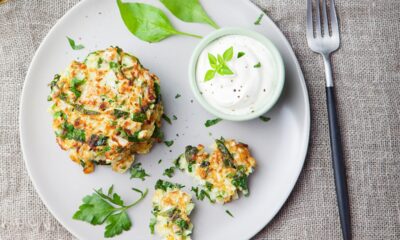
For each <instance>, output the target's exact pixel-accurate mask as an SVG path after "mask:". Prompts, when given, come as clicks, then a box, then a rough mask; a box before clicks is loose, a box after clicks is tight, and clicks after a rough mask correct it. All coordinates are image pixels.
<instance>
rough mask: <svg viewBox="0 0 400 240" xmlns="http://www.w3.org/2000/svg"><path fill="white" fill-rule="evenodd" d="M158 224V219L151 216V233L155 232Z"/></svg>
mask: <svg viewBox="0 0 400 240" xmlns="http://www.w3.org/2000/svg"><path fill="white" fill-rule="evenodd" d="M156 224H157V219H156V218H151V219H150V223H149V228H150V232H151V234H154V228H155V226H156Z"/></svg>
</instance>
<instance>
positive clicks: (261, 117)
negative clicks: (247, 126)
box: [260, 116, 271, 122]
mask: <svg viewBox="0 0 400 240" xmlns="http://www.w3.org/2000/svg"><path fill="white" fill-rule="evenodd" d="M260 120H261V121H263V122H268V121H269V120H271V118H269V117H265V116H260Z"/></svg>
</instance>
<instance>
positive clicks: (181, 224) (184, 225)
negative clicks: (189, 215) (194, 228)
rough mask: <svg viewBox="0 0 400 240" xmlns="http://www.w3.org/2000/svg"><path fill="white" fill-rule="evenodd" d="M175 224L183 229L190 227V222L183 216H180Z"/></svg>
mask: <svg viewBox="0 0 400 240" xmlns="http://www.w3.org/2000/svg"><path fill="white" fill-rule="evenodd" d="M175 224H176V225H177V226H178V227H179V228H180V229H182V230H186V229H188V228H189V224H188V223H187V222H186V221H185V220H183V219H182V218H178V219H176V220H175Z"/></svg>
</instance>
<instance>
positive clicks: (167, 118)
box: [161, 113, 172, 124]
mask: <svg viewBox="0 0 400 240" xmlns="http://www.w3.org/2000/svg"><path fill="white" fill-rule="evenodd" d="M161 117H162V118H163V119H164V120H165V121H166V122H167V123H169V124H172V121H171V119H170V118H169V117H168V116H167V115H166V114H165V113H163V115H161Z"/></svg>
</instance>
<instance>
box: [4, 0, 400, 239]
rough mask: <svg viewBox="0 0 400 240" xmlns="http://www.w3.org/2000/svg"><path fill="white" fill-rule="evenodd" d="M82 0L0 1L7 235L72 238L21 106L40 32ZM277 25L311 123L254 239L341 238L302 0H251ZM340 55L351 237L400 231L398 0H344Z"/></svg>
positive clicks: (316, 63)
mask: <svg viewBox="0 0 400 240" xmlns="http://www.w3.org/2000/svg"><path fill="white" fill-rule="evenodd" d="M77 2H78V0H68V1H66V0H65V1H61V0H59V1H56V0H9V1H8V2H7V3H5V4H3V5H0V109H1V111H0V239H1V240H9V239H12V240H19V239H40V240H46V239H74V237H73V236H72V235H71V234H70V233H69V232H68V231H67V230H65V229H64V228H63V227H62V226H61V225H60V224H59V223H58V222H57V221H56V220H55V219H54V218H53V217H52V215H51V214H50V213H49V211H48V210H47V209H46V208H45V206H44V205H43V203H42V201H41V200H40V198H39V196H38V195H37V193H36V192H35V189H34V188H33V186H32V183H31V181H30V179H29V177H28V174H27V172H26V169H25V165H24V162H23V159H22V154H21V149H20V143H19V133H18V106H19V98H20V94H21V90H22V85H23V82H24V78H25V74H26V71H27V68H28V66H29V63H30V61H31V59H32V56H33V54H34V52H35V51H36V49H37V48H38V46H39V44H40V42H41V41H42V39H43V38H44V36H45V35H46V34H47V32H48V31H49V30H50V28H51V27H52V26H53V25H54V23H55V22H56V21H57V19H59V18H60V17H62V16H63V14H64V13H65V12H66V11H68V9H70V8H71V7H72V6H74V5H75V4H76V3H77ZM254 2H255V3H256V4H257V5H258V6H260V7H261V8H262V9H264V10H265V12H266V13H267V14H268V15H269V16H270V17H271V18H272V19H273V20H274V21H275V22H276V23H277V24H278V25H279V27H280V28H281V29H282V31H283V32H284V34H285V35H286V37H287V38H288V39H289V41H290V43H291V44H292V46H293V48H294V51H295V53H296V55H297V57H298V59H299V61H300V64H301V67H302V69H303V71H304V75H305V79H306V83H307V87H308V90H309V93H310V100H311V116H312V131H311V139H310V148H309V151H308V156H307V159H306V163H305V166H304V169H303V172H302V174H301V176H300V179H299V181H298V183H297V185H296V187H295V189H294V191H293V193H292V194H291V196H290V198H289V200H288V201H287V202H286V204H285V205H284V207H283V208H282V210H281V211H280V212H279V213H278V215H277V216H276V217H275V219H274V220H273V221H272V222H271V223H270V224H269V225H268V226H267V227H266V228H265V229H264V230H263V231H262V232H260V233H259V234H258V235H257V236H256V237H255V238H254V239H259V240H260V239H285V240H290V239H318V240H319V239H340V236H341V232H340V226H339V216H338V210H337V206H336V195H335V188H334V181H333V175H332V167H331V158H330V148H329V135H328V125H327V116H326V106H325V89H324V72H323V65H322V60H321V58H320V57H319V56H318V55H316V54H313V53H312V52H311V51H310V50H309V49H308V47H307V44H306V39H305V29H304V28H305V26H304V23H305V13H306V4H305V2H306V1H305V0H254ZM337 8H338V13H339V14H340V17H341V30H342V47H341V49H340V50H339V51H338V52H337V53H336V54H335V55H334V56H333V65H334V76H335V82H336V87H337V101H338V108H339V109H338V111H339V116H340V125H341V130H342V136H343V144H344V156H345V159H346V166H347V175H348V183H349V192H350V201H351V216H352V223H353V235H354V239H363V240H364V239H400V177H399V176H400V53H399V51H400V49H399V41H400V1H399V0H362V1H349V0H337Z"/></svg>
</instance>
